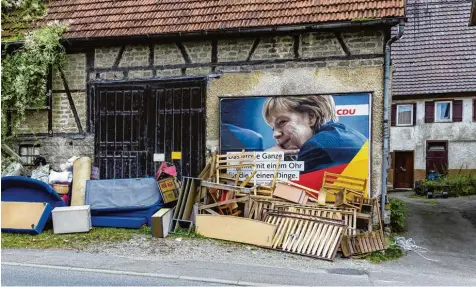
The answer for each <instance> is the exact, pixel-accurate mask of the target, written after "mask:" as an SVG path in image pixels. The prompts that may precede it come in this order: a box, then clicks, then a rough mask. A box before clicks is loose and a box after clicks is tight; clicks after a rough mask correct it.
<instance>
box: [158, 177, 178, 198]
mask: <svg viewBox="0 0 476 287" xmlns="http://www.w3.org/2000/svg"><path fill="white" fill-rule="evenodd" d="M157 184H158V185H159V190H160V193H161V194H162V200H163V201H164V203H169V202H172V201H176V200H177V199H178V195H179V189H180V184H179V183H178V182H177V179H176V178H175V177H169V178H165V179H162V180H159V181H158V182H157Z"/></svg>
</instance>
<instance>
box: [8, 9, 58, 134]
mask: <svg viewBox="0 0 476 287" xmlns="http://www.w3.org/2000/svg"><path fill="white" fill-rule="evenodd" d="M2 3H3V2H2ZM65 29H66V27H65V26H63V25H59V24H57V23H54V24H51V25H47V26H45V27H41V28H38V29H35V30H31V31H29V32H27V33H26V34H25V37H24V44H23V45H22V47H21V48H19V49H18V50H16V51H14V52H13V53H11V54H7V55H4V56H3V57H2V141H3V140H6V131H7V129H6V127H7V117H6V113H7V110H9V109H10V110H14V112H15V116H14V117H12V123H11V124H12V125H11V128H12V131H13V135H15V131H16V129H17V128H18V127H19V126H20V125H21V123H22V121H23V120H24V119H25V111H26V109H27V108H38V107H41V106H43V105H44V104H45V99H46V98H45V96H46V93H47V91H46V82H47V76H48V72H49V70H50V67H60V66H62V65H63V62H64V59H65V55H66V53H65V49H64V47H63V45H62V44H61V38H62V35H63V33H64V31H65Z"/></svg>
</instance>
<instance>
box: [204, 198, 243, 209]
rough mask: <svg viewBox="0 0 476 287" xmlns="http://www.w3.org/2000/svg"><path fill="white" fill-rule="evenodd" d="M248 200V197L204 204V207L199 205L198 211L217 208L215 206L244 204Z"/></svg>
mask: <svg viewBox="0 0 476 287" xmlns="http://www.w3.org/2000/svg"><path fill="white" fill-rule="evenodd" d="M248 200H249V197H241V198H234V199H228V200H224V201H219V202H216V203H211V204H206V205H199V206H198V210H204V209H209V208H213V207H217V206H221V205H227V204H230V203H239V202H245V201H248Z"/></svg>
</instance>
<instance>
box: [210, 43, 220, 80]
mask: <svg viewBox="0 0 476 287" xmlns="http://www.w3.org/2000/svg"><path fill="white" fill-rule="evenodd" d="M211 56H212V63H213V64H216V63H218V40H216V39H214V40H212V55H211ZM215 70H216V66H212V72H215Z"/></svg>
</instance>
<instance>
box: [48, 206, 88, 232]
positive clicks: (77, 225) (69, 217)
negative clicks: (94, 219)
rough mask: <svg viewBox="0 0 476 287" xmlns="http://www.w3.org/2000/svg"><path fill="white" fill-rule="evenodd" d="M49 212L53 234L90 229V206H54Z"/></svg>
mask: <svg viewBox="0 0 476 287" xmlns="http://www.w3.org/2000/svg"><path fill="white" fill-rule="evenodd" d="M51 213H52V215H53V231H54V233H55V234H58V233H78V232H89V230H91V208H90V206H89V205H78V206H65V207H56V208H55V209H53V211H52V212H51Z"/></svg>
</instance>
